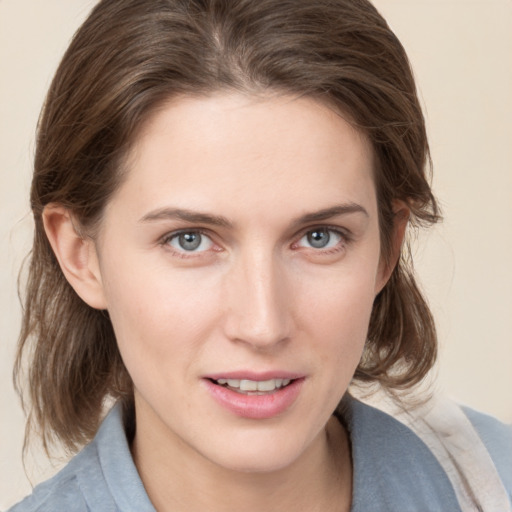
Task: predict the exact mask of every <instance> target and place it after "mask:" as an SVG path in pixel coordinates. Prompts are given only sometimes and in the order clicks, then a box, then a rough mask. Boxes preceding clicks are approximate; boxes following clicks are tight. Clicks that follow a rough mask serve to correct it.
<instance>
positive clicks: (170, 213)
mask: <svg viewBox="0 0 512 512" xmlns="http://www.w3.org/2000/svg"><path fill="white" fill-rule="evenodd" d="M352 213H362V214H364V215H365V216H366V217H369V214H368V212H367V211H366V209H365V208H364V207H363V206H361V205H359V204H356V203H346V204H340V205H336V206H331V207H330V208H324V209H322V210H318V211H316V212H311V213H306V214H305V215H302V216H300V217H298V218H297V219H294V220H293V221H292V225H294V226H297V225H303V224H309V223H311V222H319V221H322V220H327V219H330V218H332V217H337V216H339V215H348V214H352ZM175 219H179V220H183V221H185V222H190V223H191V224H209V225H212V226H220V227H224V228H233V223H232V222H231V221H229V220H228V219H227V218H226V217H222V216H220V215H212V214H209V213H203V212H198V211H195V210H187V209H183V208H159V209H157V210H154V211H151V212H149V213H147V214H146V215H144V216H143V217H142V218H141V219H140V221H139V222H154V221H159V220H175Z"/></svg>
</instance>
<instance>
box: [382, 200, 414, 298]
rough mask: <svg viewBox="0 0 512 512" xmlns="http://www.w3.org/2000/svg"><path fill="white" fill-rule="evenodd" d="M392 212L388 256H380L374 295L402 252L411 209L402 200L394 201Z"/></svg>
mask: <svg viewBox="0 0 512 512" xmlns="http://www.w3.org/2000/svg"><path fill="white" fill-rule="evenodd" d="M393 213H394V221H393V233H392V236H391V247H390V252H389V256H388V258H384V257H381V261H380V265H379V277H378V282H377V286H376V293H375V295H378V294H379V293H380V292H381V290H382V289H383V288H384V286H386V283H387V282H388V280H389V278H390V277H391V274H392V273H393V270H394V269H395V267H396V265H397V263H398V260H399V258H400V254H401V253H402V245H403V242H404V239H405V231H406V229H407V224H408V222H409V217H410V214H411V210H410V209H409V207H408V206H407V204H406V203H404V202H403V201H395V202H394V204H393Z"/></svg>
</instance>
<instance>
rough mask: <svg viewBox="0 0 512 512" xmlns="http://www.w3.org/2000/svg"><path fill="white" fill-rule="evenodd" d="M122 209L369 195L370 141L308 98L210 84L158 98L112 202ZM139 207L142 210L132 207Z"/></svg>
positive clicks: (303, 205) (293, 203) (295, 204)
mask: <svg viewBox="0 0 512 512" xmlns="http://www.w3.org/2000/svg"><path fill="white" fill-rule="evenodd" d="M123 198H124V199H126V200H130V201H131V204H132V209H134V210H138V211H139V210H143V209H144V208H147V207H148V205H151V206H152V208H158V207H166V206H167V204H168V203H169V202H171V203H172V205H173V206H176V207H183V208H197V209H201V210H208V211H210V210H212V209H213V210H216V209H219V208H222V209H223V210H226V211H223V212H222V213H223V214H227V215H229V210H230V208H231V209H236V208H237V207H238V206H244V207H245V208H246V209H247V208H253V211H256V210H259V209H260V206H261V205H262V204H263V206H266V207H270V206H271V205H272V204H274V205H277V204H279V205H286V206H287V207H288V208H291V209H293V210H294V212H293V213H294V214H298V213H301V212H300V210H306V211H311V210H314V209H320V208H323V207H326V206H332V205H333V204H337V203H340V202H357V203H361V202H364V203H367V204H366V206H365V207H367V208H370V209H371V208H372V205H370V204H368V203H373V202H374V198H375V191H374V183H373V159H372V151H371V148H370V144H369V142H368V141H367V139H366V137H365V136H364V135H362V134H361V133H360V132H358V131H357V130H356V129H355V128H354V127H353V126H352V125H351V124H350V123H348V122H347V121H346V120H345V119H344V118H343V117H342V116H341V115H339V114H338V113H336V112H335V111H334V110H333V109H330V108H329V107H327V106H326V105H323V104H321V103H319V102H318V101H316V100H314V99H311V98H296V97H291V96H274V97H252V96H246V95H241V94H217V95H212V96H208V97H200V98H197V97H182V98H178V99H175V100H173V101H170V102H168V103H166V104H164V105H162V106H161V108H160V109H159V110H158V111H156V113H155V114H154V115H153V116H152V117H151V118H150V119H149V120H148V122H147V123H146V124H145V126H144V128H143V129H142V130H141V132H140V134H139V136H138V138H137V140H136V141H135V144H134V145H133V148H132V151H131V153H130V155H129V158H128V160H127V176H126V179H125V182H124V183H123V184H122V185H121V187H120V190H118V193H117V194H116V196H115V197H114V202H115V201H119V200H122V199H123ZM140 213H143V212H140Z"/></svg>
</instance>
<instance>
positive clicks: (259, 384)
mask: <svg viewBox="0 0 512 512" xmlns="http://www.w3.org/2000/svg"><path fill="white" fill-rule="evenodd" d="M209 380H210V381H211V382H213V383H214V384H217V385H218V386H222V387H224V388H227V389H230V390H231V391H234V392H235V393H240V394H243V395H268V394H271V393H275V392H277V391H279V390H280V389H283V388H285V387H287V386H289V385H290V384H291V383H292V382H293V381H294V380H295V379H284V378H283V379H268V380H250V379H209Z"/></svg>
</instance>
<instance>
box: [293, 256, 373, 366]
mask: <svg viewBox="0 0 512 512" xmlns="http://www.w3.org/2000/svg"><path fill="white" fill-rule="evenodd" d="M371 268H372V269H373V271H372V270H369V269H368V267H366V266H364V265H361V266H360V267H357V266H352V267H350V269H349V270H348V271H347V272H344V271H339V272H336V273H333V274H332V275H330V276H326V278H324V279H322V280H319V279H313V278H311V280H310V282H309V283H307V282H305V283H304V285H305V286H304V287H303V290H302V291H300V292H299V293H298V294H297V297H300V299H299V300H300V306H299V307H298V313H299V314H298V318H299V320H298V322H299V323H300V324H301V325H300V330H302V331H303V332H305V333H306V334H307V335H308V337H309V338H311V339H316V340H319V341H318V343H319V348H320V347H323V357H324V358H325V360H327V361H329V360H332V359H333V358H337V359H338V362H340V360H341V362H342V363H343V365H344V366H346V365H347V364H349V361H359V358H360V355H361V352H362V350H363V347H364V344H365V342H366V336H367V333H368V326H369V322H370V316H371V312H372V307H373V302H374V298H375V297H374V295H375V269H374V267H371ZM306 289H307V290H308V291H307V292H306ZM356 364H357V363H356Z"/></svg>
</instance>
